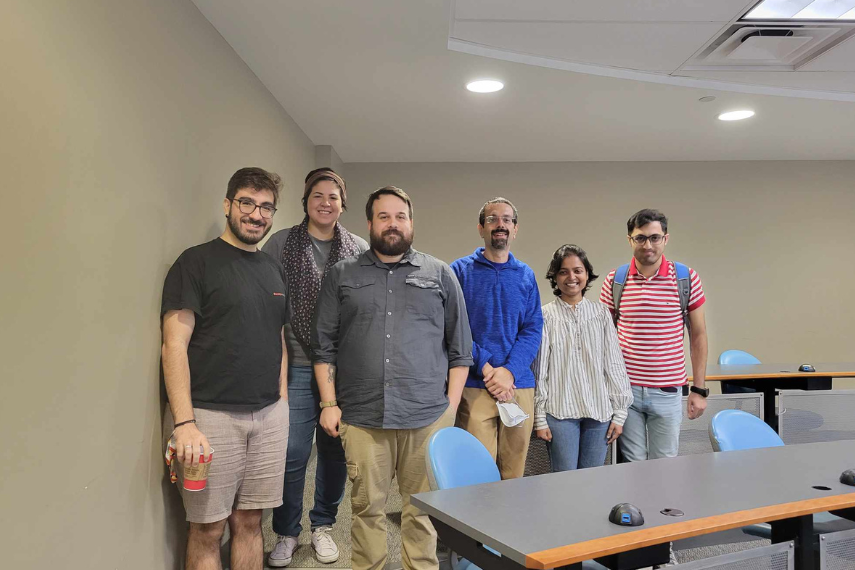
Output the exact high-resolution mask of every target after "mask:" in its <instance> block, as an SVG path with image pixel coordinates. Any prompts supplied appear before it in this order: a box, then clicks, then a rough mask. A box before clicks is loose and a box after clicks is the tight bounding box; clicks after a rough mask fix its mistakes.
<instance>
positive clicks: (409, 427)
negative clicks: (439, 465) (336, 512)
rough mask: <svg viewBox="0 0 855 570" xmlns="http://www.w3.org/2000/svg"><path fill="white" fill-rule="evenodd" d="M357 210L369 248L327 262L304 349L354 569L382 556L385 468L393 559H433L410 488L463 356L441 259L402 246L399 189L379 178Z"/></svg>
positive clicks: (406, 201)
mask: <svg viewBox="0 0 855 570" xmlns="http://www.w3.org/2000/svg"><path fill="white" fill-rule="evenodd" d="M365 213H366V217H367V218H368V230H369V233H370V237H371V249H370V250H369V251H367V252H365V253H363V254H362V255H360V256H359V257H357V258H351V259H347V260H343V261H340V262H339V263H337V264H336V265H335V266H334V267H332V268H331V269H330V271H329V272H328V273H327V276H326V278H325V279H324V283H323V286H322V287H321V294H320V296H319V298H318V303H317V309H316V313H315V326H314V327H313V330H312V351H313V354H314V362H315V377H316V378H317V381H318V388H319V390H320V395H321V403H320V406H321V408H322V412H321V419H320V425H321V427H322V428H323V429H324V431H326V433H328V434H329V435H330V436H333V437H337V436H341V439H342V444H343V446H344V452H345V457H346V458H347V474H348V477H349V478H350V479H351V481H352V483H353V490H352V493H351V505H352V510H353V524H352V527H351V538H352V543H353V556H352V567H353V568H354V570H368V569H371V570H374V569H378V568H383V567H384V566H385V563H386V558H387V555H388V552H387V549H386V513H385V506H386V500H387V497H388V492H389V487H390V485H391V482H392V478H393V477H395V476H397V478H398V486H399V488H400V490H401V496H402V499H403V508H402V513H401V539H402V543H403V544H402V562H403V565H404V568H407V569H416V570H421V569H425V570H427V569H435V568H437V565H438V562H437V558H436V531H435V530H434V528H433V525H432V524H431V523H430V520H429V518H428V516H427V515H426V514H424V513H422V512H421V511H419V509H417V508H416V507H413V506H412V505H411V504H410V495H412V494H414V493H420V492H424V491H428V490H429V485H428V479H427V472H426V470H425V450H426V448H427V442H428V439H429V438H430V436H431V435H432V434H433V433H434V432H436V431H437V430H439V429H441V428H444V427H448V426H451V425H453V424H454V417H455V415H456V413H457V406H458V404H459V403H460V396H461V394H462V392H463V385H464V383H465V382H466V376H467V374H468V370H469V366H471V365H472V363H473V360H472V333H471V331H470V330H469V319H468V317H467V314H466V306H465V303H464V300H463V293H462V291H461V290H460V285H459V284H458V282H457V279H456V278H455V277H454V273H453V272H452V271H451V268H449V266H448V265H447V264H445V263H443V262H442V261H440V260H438V259H436V258H434V257H431V256H429V255H426V254H424V253H421V252H418V251H416V250H415V249H413V248H412V242H413V207H412V202H411V200H410V197H409V196H408V195H407V194H406V193H405V192H404V191H403V190H401V189H400V188H395V187H394V186H387V187H385V188H380V189H379V190H376V191H375V192H373V193H372V194H371V195H370V196H369V198H368V203H367V204H366V207H365Z"/></svg>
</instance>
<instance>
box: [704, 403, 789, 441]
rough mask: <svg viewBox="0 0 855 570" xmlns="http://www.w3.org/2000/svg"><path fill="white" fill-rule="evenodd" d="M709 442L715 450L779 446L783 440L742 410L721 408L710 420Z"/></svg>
mask: <svg viewBox="0 0 855 570" xmlns="http://www.w3.org/2000/svg"><path fill="white" fill-rule="evenodd" d="M709 434H710V443H711V444H712V446H713V449H715V450H716V451H736V450H739V449H759V448H761V447H781V446H783V445H784V442H783V441H781V438H780V437H779V436H778V434H777V433H775V430H773V429H772V428H770V427H769V426H768V425H767V424H766V423H765V422H764V421H763V420H761V419H760V418H758V417H756V416H752V415H751V414H749V413H747V412H743V411H742V410H722V411H720V412H719V413H717V414H716V415H715V416H713V419H712V422H710V430H709Z"/></svg>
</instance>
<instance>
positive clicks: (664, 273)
mask: <svg viewBox="0 0 855 570" xmlns="http://www.w3.org/2000/svg"><path fill="white" fill-rule="evenodd" d="M629 274H630V275H641V274H640V273H639V271H638V268H637V267H636V266H635V258H634V257H633V258H632V259H631V260H630V262H629ZM654 277H668V260H667V259H665V254H664V253H663V254H662V264H661V265H660V266H659V271H657V272H656V275H654Z"/></svg>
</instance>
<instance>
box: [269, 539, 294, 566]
mask: <svg viewBox="0 0 855 570" xmlns="http://www.w3.org/2000/svg"><path fill="white" fill-rule="evenodd" d="M296 548H297V537H296V536H280V537H279V540H278V541H277V542H276V546H274V547H273V551H272V552H271V553H270V556H268V557H267V565H268V566H270V567H271V568H282V567H283V566H288V565H289V564H291V558H292V557H293V556H294V550H296Z"/></svg>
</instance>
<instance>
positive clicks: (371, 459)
mask: <svg viewBox="0 0 855 570" xmlns="http://www.w3.org/2000/svg"><path fill="white" fill-rule="evenodd" d="M453 423H454V416H453V415H452V413H451V411H450V409H446V411H445V412H444V413H443V414H442V416H440V417H439V419H437V420H436V421H435V422H434V423H432V424H431V425H429V426H426V427H423V428H419V429H371V428H362V427H357V426H353V425H348V424H345V423H344V422H342V424H341V429H340V433H341V443H342V445H343V446H344V455H345V458H346V459H347V476H348V477H349V478H350V481H351V483H353V489H352V491H351V495H350V503H351V508H352V510H353V522H352V526H351V530H350V533H351V541H352V543H353V556H352V559H351V566H352V568H353V570H381V569H383V568H384V567H385V566H386V557H387V555H388V551H387V548H386V499H387V498H388V496H389V488H390V487H391V485H392V478H393V477H395V476H397V477H398V487H399V488H400V490H401V499H402V503H403V508H402V509H401V542H402V549H401V550H402V552H401V559H402V562H403V565H404V568H405V570H422V569H425V570H427V569H430V570H436V569H437V568H438V567H439V562H438V561H437V558H436V531H435V530H434V528H433V525H432V524H431V522H430V519H429V518H428V516H427V515H426V514H424V513H423V512H422V511H420V510H419V509H417V508H416V507H414V506H412V505H411V504H410V495H412V494H414V493H423V492H425V491H429V490H430V487H429V485H428V478H427V471H426V467H425V453H426V451H427V443H428V439H430V436H431V435H433V433H434V432H435V431H437V430H440V429H442V428H444V427H449V426H451V425H452V424H453Z"/></svg>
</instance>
